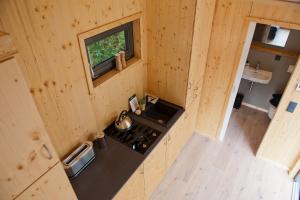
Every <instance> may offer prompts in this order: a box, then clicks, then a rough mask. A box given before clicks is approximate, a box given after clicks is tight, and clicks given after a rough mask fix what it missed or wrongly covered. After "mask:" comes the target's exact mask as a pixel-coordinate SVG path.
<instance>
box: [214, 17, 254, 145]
mask: <svg viewBox="0 0 300 200" xmlns="http://www.w3.org/2000/svg"><path fill="white" fill-rule="evenodd" d="M255 27H256V22H250V24H249V27H248V31H247V36H246V40H245V43H244V47H243V51H242V55H241V58H240V62H239V66H238V69H237V72H236V75H235V80H234V83H233V87H232V90H231V95H230V97H229V102H228V105H227V108H226V112H225V117H224V120H223V124H222V128H221V131H220V134H219V140H220V141H223V140H224V137H225V133H226V130H227V127H228V123H229V119H230V116H231V112H232V109H233V104H234V101H235V97H236V95H237V92H238V90H239V85H240V82H241V79H242V75H243V71H244V67H245V64H246V61H247V57H248V53H249V50H250V46H251V42H252V38H253V35H254V31H255Z"/></svg>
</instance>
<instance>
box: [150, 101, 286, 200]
mask: <svg viewBox="0 0 300 200" xmlns="http://www.w3.org/2000/svg"><path fill="white" fill-rule="evenodd" d="M269 122H270V120H269V119H268V117H267V114H266V113H263V112H260V111H257V110H254V109H251V108H248V107H245V106H242V107H241V109H239V110H234V111H233V113H232V116H231V119H230V122H229V126H228V129H227V133H226V136H225V140H224V142H219V141H213V140H211V139H208V138H206V137H203V136H200V135H199V134H194V135H193V136H192V138H191V139H190V140H189V142H188V143H187V144H186V146H185V147H184V149H183V150H182V152H181V153H180V155H179V156H178V158H177V160H176V161H175V162H174V164H173V165H172V167H171V168H170V170H169V171H168V173H167V174H166V176H165V178H164V179H163V181H162V182H161V184H160V185H159V186H158V188H157V189H156V191H155V192H154V193H153V195H152V197H151V199H152V200H162V199H163V200H168V199H170V200H171V199H172V200H174V199H175V200H176V199H180V200H181V199H197V200H261V199H264V200H290V199H291V193H292V181H291V180H290V179H289V178H288V175H287V172H286V171H284V170H282V169H280V168H278V167H276V166H274V165H272V164H271V163H269V162H266V161H263V160H260V159H257V158H255V152H256V150H257V148H258V146H259V144H260V142H261V140H262V137H263V135H264V133H265V131H266V129H267V127H268V124H269Z"/></svg>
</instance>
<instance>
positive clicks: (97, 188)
mask: <svg viewBox="0 0 300 200" xmlns="http://www.w3.org/2000/svg"><path fill="white" fill-rule="evenodd" d="M174 106H175V105H174ZM183 112H184V109H183V108H180V111H179V112H178V113H177V114H176V115H175V116H174V117H173V119H172V121H171V123H170V126H168V127H163V126H161V125H159V124H157V123H154V122H152V121H150V120H147V119H145V118H143V117H141V116H136V115H134V114H131V115H130V116H131V117H132V118H133V120H137V121H139V122H141V123H144V124H146V125H148V126H150V127H152V128H154V129H156V130H158V131H160V132H161V134H160V136H159V138H158V139H157V140H156V141H155V143H154V144H153V145H152V146H151V147H150V148H149V150H148V151H147V153H145V154H144V155H143V154H140V153H138V152H136V151H133V150H132V149H130V148H128V147H127V146H125V145H123V144H121V143H119V142H117V141H115V140H114V139H112V138H110V137H108V136H106V137H105V139H106V142H107V146H106V147H105V148H102V149H101V148H99V147H97V145H94V151H95V154H96V158H95V160H94V161H92V163H91V164H90V165H89V166H87V168H86V169H84V171H82V172H81V173H80V174H79V175H78V176H77V177H75V178H74V179H72V180H71V184H72V186H73V189H74V191H75V193H76V195H77V197H78V199H79V200H87V199H88V200H96V199H97V200H101V199H103V200H108V199H112V198H113V197H114V196H115V195H116V194H117V193H118V191H119V190H120V189H121V188H122V186H123V185H124V184H125V183H126V181H127V180H128V179H129V178H130V177H131V175H132V174H133V173H134V172H135V171H136V169H137V168H138V167H139V166H140V165H141V164H142V163H143V161H144V160H145V158H146V157H147V155H149V153H150V152H151V151H152V150H153V149H154V148H155V146H156V145H157V144H158V143H159V142H160V140H161V139H162V138H163V137H164V135H165V134H166V133H167V132H168V130H169V129H170V128H171V127H172V125H173V124H174V123H175V122H176V121H177V120H178V118H179V117H180V116H181V115H182V113H183Z"/></svg>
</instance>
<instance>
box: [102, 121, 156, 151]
mask: <svg viewBox="0 0 300 200" xmlns="http://www.w3.org/2000/svg"><path fill="white" fill-rule="evenodd" d="M104 133H105V135H107V136H109V137H111V138H113V139H114V140H116V141H118V142H120V143H122V144H124V145H126V146H127V147H129V148H131V149H133V150H135V151H137V152H139V153H141V154H145V152H147V150H148V149H149V147H151V145H152V144H153V143H154V142H155V141H156V139H157V138H159V136H160V134H161V132H160V131H157V130H155V129H153V128H150V127H149V126H147V125H145V124H142V123H140V122H138V121H136V120H133V124H132V126H131V128H130V129H129V130H128V131H125V132H124V131H120V130H118V129H117V128H116V127H115V125H114V123H112V124H111V125H110V126H108V127H107V128H106V129H105V130H104Z"/></svg>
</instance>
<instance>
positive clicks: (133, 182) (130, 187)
mask: <svg viewBox="0 0 300 200" xmlns="http://www.w3.org/2000/svg"><path fill="white" fill-rule="evenodd" d="M113 199H114V200H124V199H126V200H127V199H128V200H144V199H146V197H145V178H144V164H142V165H141V166H139V168H138V169H137V170H136V171H135V173H134V174H133V175H132V176H131V177H130V178H129V179H128V181H127V182H126V183H125V185H124V186H123V187H122V189H121V190H120V191H119V192H118V194H117V195H116V196H115V197H114V198H113Z"/></svg>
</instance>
